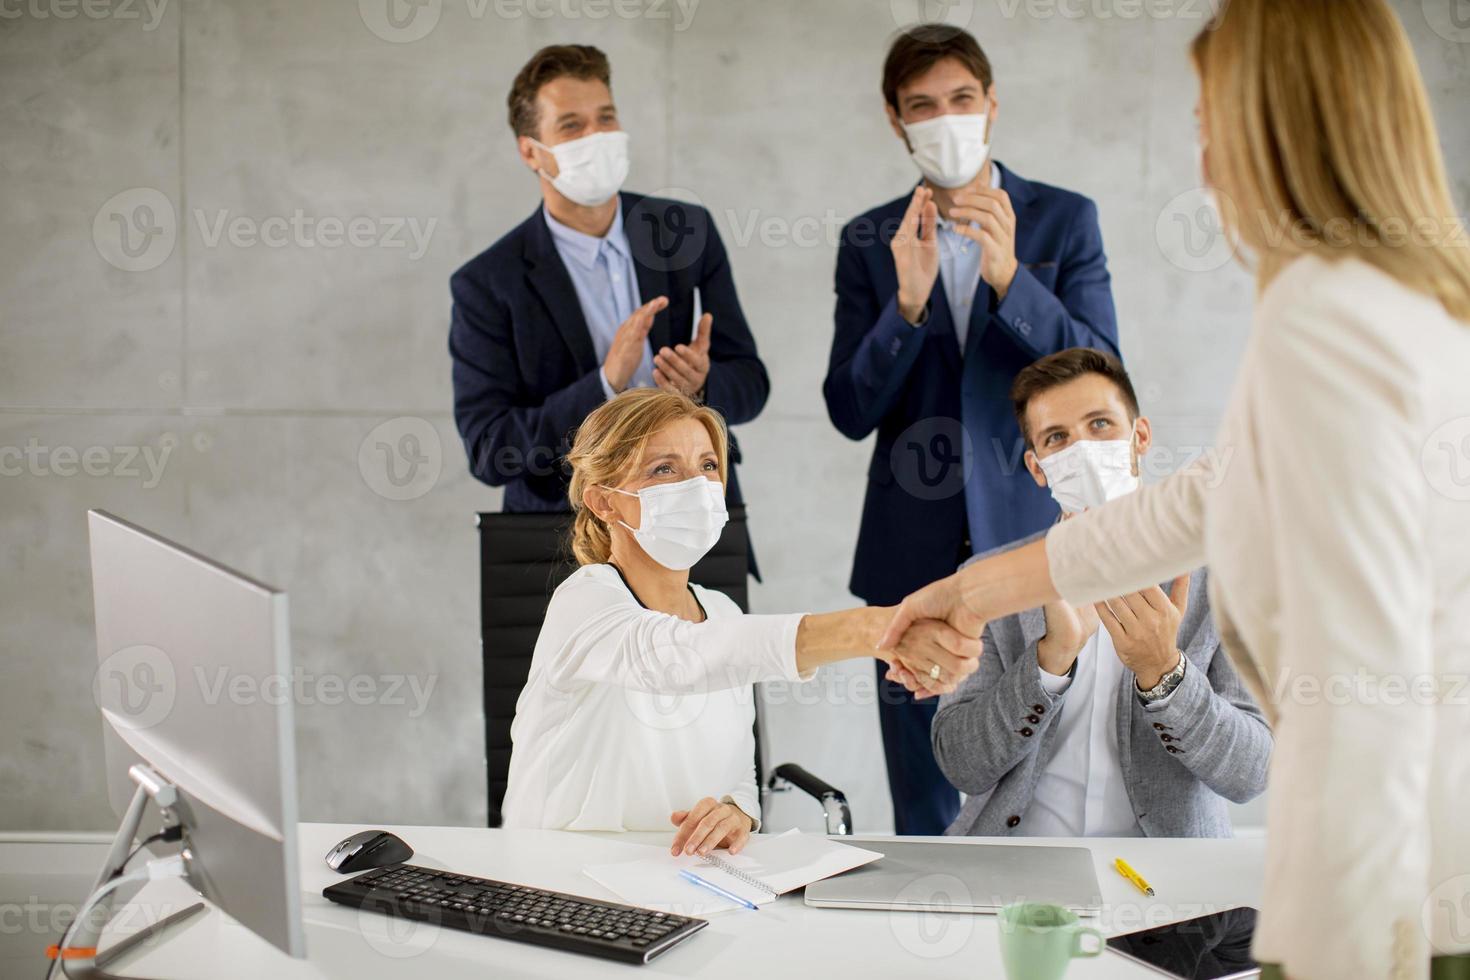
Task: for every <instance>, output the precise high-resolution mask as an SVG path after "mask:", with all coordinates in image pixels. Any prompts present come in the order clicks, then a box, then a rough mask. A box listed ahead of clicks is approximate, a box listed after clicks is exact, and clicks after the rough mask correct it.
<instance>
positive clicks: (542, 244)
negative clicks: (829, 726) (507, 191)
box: [449, 45, 770, 511]
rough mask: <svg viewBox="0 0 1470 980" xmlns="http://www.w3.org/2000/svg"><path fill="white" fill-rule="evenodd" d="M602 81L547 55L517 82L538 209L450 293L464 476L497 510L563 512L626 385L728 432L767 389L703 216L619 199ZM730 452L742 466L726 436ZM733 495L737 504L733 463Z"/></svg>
mask: <svg viewBox="0 0 1470 980" xmlns="http://www.w3.org/2000/svg"><path fill="white" fill-rule="evenodd" d="M610 79H611V71H610V68H609V65H608V62H607V58H606V56H605V55H604V54H603V53H602V52H601V51H599V50H598V49H596V48H593V47H588V46H585V45H557V46H553V47H548V48H543V49H542V50H541V51H539V52H537V53H536V55H535V56H534V57H533V58H532V59H531V60H530V61H529V62H528V63H527V64H526V65H525V67H524V68H522V69H521V71H520V73H519V74H518V75H517V76H516V79H515V83H514V84H513V86H512V88H511V92H510V97H509V99H508V100H507V101H508V104H509V110H510V123H511V127H512V129H513V130H514V131H515V135H516V143H517V147H518V149H519V151H520V156H521V159H522V161H523V162H524V163H525V164H526V166H527V167H528V168H529V169H530V170H532V171H533V172H535V173H536V174H537V175H538V176H539V178H540V184H541V195H542V205H541V206H540V207H538V208H537V209H536V211H535V212H534V213H533V214H532V215H531V216H530V217H529V218H527V219H526V220H525V221H524V222H522V223H521V224H520V225H519V226H518V227H516V228H514V229H513V230H511V231H510V232H509V233H508V234H506V235H505V237H503V238H501V239H500V240H499V241H498V242H496V243H495V244H494V245H492V246H490V248H488V249H487V250H485V251H484V252H482V253H481V254H480V255H478V256H476V257H475V258H474V259H471V260H470V261H469V262H468V263H467V264H466V265H465V266H464V267H463V268H461V269H460V270H459V271H458V272H456V273H455V274H454V276H453V278H452V279H451V280H450V291H451V293H452V294H453V298H454V314H453V322H452V324H451V326H450V333H449V349H450V354H451V355H452V357H453V360H454V415H455V421H456V422H457V424H458V426H459V432H460V436H461V437H462V438H463V439H464V444H465V450H466V452H467V453H468V454H469V463H470V471H471V472H472V473H473V474H474V475H475V476H476V477H478V478H479V479H481V480H483V481H484V482H486V483H488V484H490V485H491V486H503V487H505V503H504V506H505V510H507V511H564V510H569V509H570V505H569V503H568V501H567V489H566V488H567V474H566V473H565V471H564V468H563V465H562V461H563V457H564V456H565V454H566V452H567V450H568V448H570V439H571V436H572V434H573V432H574V430H575V429H576V428H577V426H579V425H580V424H581V423H582V420H583V419H584V418H585V417H586V416H587V414H588V413H589V412H591V411H592V410H593V409H594V408H596V407H597V406H598V405H600V404H602V402H603V401H605V400H606V399H608V398H611V397H612V396H613V395H615V394H616V393H617V392H619V391H622V390H624V389H626V388H628V387H629V386H633V385H655V384H656V385H660V386H663V387H669V388H677V389H679V390H681V391H683V392H684V393H686V394H688V395H691V396H693V397H695V398H699V399H702V400H703V401H705V402H706V403H707V404H709V405H710V406H711V407H713V408H715V409H717V410H718V411H719V412H720V414H721V415H723V416H724V418H725V421H726V422H727V423H729V424H730V425H739V424H740V423H742V422H748V421H750V420H751V419H753V418H755V417H756V416H757V415H758V414H760V411H761V409H762V408H763V407H764V406H765V403H766V396H767V395H768V394H769V392H770V381H769V379H768V378H767V376H766V369H765V365H763V364H762V363H761V361H760V358H759V357H758V356H757V354H756V349H755V339H754V338H753V337H752V336H751V333H750V328H749V326H747V325H746V322H745V315H744V313H742V312H741V309H740V300H739V299H738V298H737V296H736V295H735V281H734V279H733V277H732V276H731V273H730V264H729V261H728V259H727V257H726V254H725V247H724V244H723V243H722V242H721V241H720V236H719V233H718V232H717V231H716V230H715V228H714V225H713V224H712V223H711V221H710V216H709V212H707V211H706V210H705V209H704V208H701V207H698V206H695V205H692V204H685V203H682V202H678V201H669V200H663V199H659V198H653V197H644V196H641V195H638V194H631V193H626V192H623V193H620V190H621V186H622V182H623V180H624V178H625V177H626V176H627V173H628V151H627V147H628V136H627V134H626V133H624V132H623V130H622V127H621V125H620V124H619V122H618V115H617V109H616V107H615V106H614V105H613V100H612V90H611V81H610ZM701 308H702V315H699V319H698V322H697V323H696V315H697V312H696V311H698V310H701ZM730 450H731V452H730V456H731V462H732V463H735V462H738V461H739V460H740V455H739V447H738V444H737V443H736V442H735V441H734V439H733V437H732V439H731V443H730ZM727 496H728V500H729V502H730V503H731V504H739V503H741V497H740V489H739V486H738V484H737V483H736V481H735V471H734V468H733V466H732V467H731V470H730V485H729V487H728V488H727Z"/></svg>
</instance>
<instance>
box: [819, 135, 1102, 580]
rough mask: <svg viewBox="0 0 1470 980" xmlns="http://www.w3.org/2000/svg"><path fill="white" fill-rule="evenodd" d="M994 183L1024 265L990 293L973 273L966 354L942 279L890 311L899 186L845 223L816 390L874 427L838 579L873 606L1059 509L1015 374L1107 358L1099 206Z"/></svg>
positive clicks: (1004, 178)
mask: <svg viewBox="0 0 1470 980" xmlns="http://www.w3.org/2000/svg"><path fill="white" fill-rule="evenodd" d="M996 166H1000V164H999V163H997V164H996ZM1001 186H1002V189H1003V190H1005V191H1006V193H1007V194H1009V195H1010V198H1011V204H1012V207H1013V208H1014V209H1015V212H1016V259H1017V261H1018V262H1019V263H1020V268H1019V269H1018V270H1017V271H1016V278H1015V281H1014V282H1012V283H1011V288H1010V289H1009V290H1008V291H1007V293H1006V297H1005V300H1004V301H1003V302H1000V303H997V302H996V298H995V293H994V291H993V290H992V289H991V288H990V287H989V286H988V285H987V284H986V283H985V281H984V280H983V279H982V280H981V282H980V285H979V290H978V292H977V294H976V297H975V302H974V305H973V307H972V313H971V318H970V323H969V334H968V337H967V342H966V346H965V350H964V352H963V356H962V354H961V351H960V348H959V342H958V339H957V338H958V335H957V334H956V332H955V329H954V323H953V321H952V320H951V317H950V307H949V299H948V297H947V296H946V295H945V292H944V283H943V280H942V279H941V280H939V281H937V282H936V283H935V285H934V293H933V295H932V296H931V297H930V300H929V317H928V320H927V321H926V322H925V323H924V325H923V326H920V327H913V326H911V325H910V324H908V323H907V322H906V321H905V320H904V319H903V317H902V316H900V315H899V313H898V308H897V305H896V301H897V294H898V277H897V274H896V273H895V271H894V266H893V254H892V252H891V251H890V249H889V243H890V242H891V241H892V240H893V235H894V232H895V231H896V230H897V228H898V225H899V222H900V220H901V219H902V217H903V214H904V211H905V209H906V208H907V207H908V203H909V196H908V195H905V196H904V197H901V198H899V199H897V200H895V201H891V202H889V203H888V204H884V205H883V206H881V207H878V208H874V209H873V210H872V211H869V212H868V213H867V214H864V215H862V216H861V217H859V218H856V219H854V220H853V221H852V222H850V223H849V224H848V225H847V227H846V228H844V229H843V234H842V244H841V245H840V247H839V248H838V252H837V312H836V321H837V330H836V335H835V337H834V338H833V341H832V356H831V360H830V362H829V364H828V368H827V380H826V383H825V384H824V385H823V387H822V391H823V394H824V395H825V396H826V400H827V412H828V414H829V415H830V416H831V418H832V422H833V424H834V425H836V426H837V428H838V429H839V430H841V432H842V433H843V434H844V435H846V436H848V437H849V438H851V439H864V438H866V437H867V436H868V434H869V433H871V432H873V431H874V430H875V429H876V430H877V433H878V440H877V446H876V447H875V448H874V450H873V459H872V462H871V464H870V465H869V467H868V490H867V499H866V501H865V502H864V505H863V517H862V527H861V529H860V530H859V532H858V542H857V554H856V557H855V558H854V560H853V570H852V582H851V586H850V587H851V589H852V591H853V593H854V594H855V595H857V596H859V597H861V598H863V599H864V600H866V601H868V602H871V603H876V604H884V605H886V604H890V603H894V602H898V601H899V600H901V599H902V598H903V597H904V596H906V595H908V594H909V593H910V592H912V591H914V590H915V589H917V588H920V587H922V586H924V585H927V584H929V583H930V582H932V581H934V580H935V579H938V578H942V577H944V576H946V575H949V574H950V573H952V572H953V571H954V570H955V566H956V563H957V561H958V559H959V558H960V557H963V556H962V555H961V552H962V551H963V552H967V553H970V554H979V553H981V552H984V551H989V550H991V549H992V548H995V547H998V546H1000V545H1003V544H1006V543H1007V542H1010V541H1014V540H1016V539H1018V538H1022V537H1025V536H1026V535H1028V534H1033V533H1035V532H1037V531H1039V530H1042V529H1043V528H1045V527H1047V526H1049V525H1050V524H1051V522H1052V521H1053V520H1055V519H1056V516H1057V507H1056V505H1055V504H1054V503H1053V502H1052V499H1051V496H1050V495H1049V494H1048V493H1047V491H1046V490H1043V489H1041V488H1039V487H1037V486H1036V484H1035V482H1034V481H1033V480H1032V479H1031V476H1030V474H1028V473H1027V472H1026V468H1025V464H1024V462H1023V460H1022V455H1023V453H1024V450H1025V447H1024V444H1023V441H1022V439H1021V433H1020V429H1019V428H1018V426H1017V425H1016V420H1015V414H1014V411H1013V409H1012V407H1011V400H1010V389H1011V383H1012V381H1013V380H1014V379H1015V377H1016V374H1017V373H1018V372H1019V371H1020V370H1021V369H1022V368H1024V367H1025V366H1026V365H1028V364H1030V363H1031V362H1032V361H1035V360H1036V359H1038V358H1040V357H1043V356H1045V355H1047V354H1051V353H1054V352H1056V351H1060V350H1065V349H1067V348H1069V347H1095V348H1098V349H1100V350H1105V351H1108V352H1109V353H1112V354H1117V353H1118V327H1117V318H1116V315H1115V314H1114V311H1113V295H1112V286H1111V278H1110V277H1109V275H1108V267H1107V258H1106V256H1105V255H1104V254H1103V244H1102V231H1101V229H1100V228H1099V226H1098V219H1097V206H1096V205H1095V204H1093V202H1092V201H1090V200H1089V199H1087V198H1085V197H1083V196H1082V195H1080V194H1074V193H1072V192H1071V191H1066V190H1062V189H1060V188H1057V187H1050V186H1048V185H1046V184H1041V183H1032V182H1031V181H1027V180H1024V179H1022V178H1021V177H1019V176H1017V175H1016V174H1014V173H1012V172H1011V171H1009V170H1007V169H1005V168H1004V167H1001ZM966 482H971V483H975V482H978V489H979V492H980V494H981V495H982V497H981V499H982V500H983V504H984V506H983V508H982V513H981V516H980V518H979V519H978V521H977V522H975V523H974V524H973V525H972V522H971V521H970V520H969V517H968V515H967V512H966V503H965V484H966ZM966 542H968V546H967V545H966Z"/></svg>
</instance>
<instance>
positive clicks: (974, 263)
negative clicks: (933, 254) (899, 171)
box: [937, 163, 1000, 357]
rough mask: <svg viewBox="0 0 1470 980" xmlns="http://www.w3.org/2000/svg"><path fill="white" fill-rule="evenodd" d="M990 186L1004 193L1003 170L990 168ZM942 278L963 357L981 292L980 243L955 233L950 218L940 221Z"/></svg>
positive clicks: (992, 165) (940, 276) (940, 267)
mask: <svg viewBox="0 0 1470 980" xmlns="http://www.w3.org/2000/svg"><path fill="white" fill-rule="evenodd" d="M990 186H991V187H993V188H995V189H997V190H999V189H1000V168H999V167H997V166H996V165H995V164H994V163H992V164H991V165H990ZM937 237H938V240H939V278H940V280H941V281H942V282H943V283H944V294H945V296H947V297H949V316H950V319H951V320H953V321H954V333H955V337H956V339H958V340H959V342H960V356H961V357H963V356H964V353H965V341H966V339H967V338H968V337H969V336H970V314H971V312H973V308H974V306H975V293H976V292H977V291H978V289H979V288H980V243H979V242H976V241H971V240H970V239H968V238H966V237H965V236H964V235H961V234H960V233H959V232H958V231H956V230H955V223H954V222H953V221H950V220H949V219H948V218H940V219H939V234H938V236H937Z"/></svg>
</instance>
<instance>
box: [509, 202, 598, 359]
mask: <svg viewBox="0 0 1470 980" xmlns="http://www.w3.org/2000/svg"><path fill="white" fill-rule="evenodd" d="M525 258H526V279H527V281H528V282H529V283H530V285H531V289H532V291H534V292H535V293H536V295H537V296H539V297H540V298H541V302H542V303H544V304H545V305H546V311H547V313H548V314H550V316H551V323H552V325H553V326H554V327H556V332H557V333H559V334H561V338H562V340H563V342H565V343H566V345H567V350H569V351H571V354H572V359H573V360H574V361H575V362H576V364H577V370H578V371H580V372H581V373H583V374H585V373H587V372H588V371H592V370H594V369H595V368H596V367H597V351H596V350H595V349H594V348H593V346H592V333H591V331H589V330H588V329H587V318H586V317H584V316H583V315H582V304H581V303H580V302H579V301H578V300H577V290H576V288H575V287H574V286H573V285H572V277H571V275H570V274H568V272H567V267H566V266H565V265H564V264H563V263H562V260H561V255H560V254H558V253H557V251H556V243H555V242H553V241H552V239H551V230H550V229H549V228H547V227H546V220H545V218H544V216H543V215H542V213H541V211H540V210H539V209H538V210H537V212H536V214H535V215H534V216H533V217H532V220H531V222H530V229H529V233H528V234H527V240H526V251H525Z"/></svg>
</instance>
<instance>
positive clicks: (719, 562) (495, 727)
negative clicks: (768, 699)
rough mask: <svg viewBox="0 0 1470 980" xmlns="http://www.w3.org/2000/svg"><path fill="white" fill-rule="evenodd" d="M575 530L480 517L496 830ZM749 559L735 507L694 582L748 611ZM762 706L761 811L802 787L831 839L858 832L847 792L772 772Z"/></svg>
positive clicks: (546, 519) (791, 770)
mask: <svg viewBox="0 0 1470 980" xmlns="http://www.w3.org/2000/svg"><path fill="white" fill-rule="evenodd" d="M569 527H570V515H569V514H480V515H479V528H480V659H481V662H482V664H483V665H484V677H485V680H484V683H485V767H486V770H487V776H488V778H487V780H486V782H487V787H488V792H489V804H490V806H489V813H490V826H492V827H499V826H500V825H501V820H502V815H501V804H502V803H503V802H504V800H505V787H506V780H507V778H508V776H509V774H510V749H511V741H510V723H511V720H512V719H514V718H515V712H516V699H517V698H519V697H520V694H521V688H522V687H524V686H525V683H526V676H527V675H528V674H529V673H530V670H531V654H532V652H533V651H534V650H535V648H536V637H537V635H538V634H539V633H540V631H541V622H542V620H543V619H545V618H546V607H547V605H548V603H549V602H550V601H551V593H552V592H553V591H555V589H556V587H557V586H558V585H560V584H561V583H562V581H563V580H564V579H565V578H566V577H567V576H568V575H570V574H571V573H572V572H573V571H575V570H576V567H577V565H576V562H575V560H574V559H573V558H572V556H571V553H570V548H569V547H568V545H567V533H568V530H569ZM749 556H750V537H749V535H748V534H747V532H746V526H745V508H744V507H732V508H730V522H729V524H728V525H726V527H725V533H724V534H723V535H721V537H720V541H719V543H718V544H716V545H715V547H714V549H713V550H712V551H711V552H710V553H709V554H708V555H706V556H705V557H704V559H703V560H702V561H700V563H699V564H697V565H695V566H694V567H693V568H692V569H690V572H689V577H690V580H691V581H693V582H695V583H696V584H698V585H702V586H704V587H706V588H709V589H718V590H719V591H721V592H723V593H725V594H726V595H727V596H729V597H730V598H731V599H733V600H734V601H735V603H736V604H737V605H739V606H740V608H741V609H742V610H744V611H746V612H749V611H750V589H749V585H748V583H747V576H748V572H749V567H750V557H749ZM755 707H756V712H755V777H756V784H757V785H758V786H760V788H761V807H762V809H763V810H764V809H765V808H766V805H767V803H768V802H769V801H770V798H771V795H772V794H774V793H780V792H785V791H787V790H789V789H791V788H792V787H795V788H796V789H799V790H801V791H802V792H804V793H806V794H807V795H808V796H811V797H813V798H814V799H816V800H818V801H819V802H821V804H822V811H823V815H824V817H825V818H826V823H827V833H829V834H851V833H852V811H851V809H850V808H849V807H848V804H847V797H846V796H845V795H843V793H842V791H841V790H839V789H837V788H835V787H833V786H831V785H830V784H828V783H826V782H824V781H823V780H821V779H818V778H817V777H816V776H814V775H812V774H811V773H809V772H807V771H806V770H805V769H803V768H802V767H801V766H799V765H796V764H795V763H791V762H787V763H783V764H782V765H779V766H777V767H776V768H775V769H774V770H770V769H769V768H768V767H767V765H766V756H765V746H766V739H765V730H764V726H763V724H762V720H761V699H760V698H759V697H758V696H757V697H756V698H755ZM768 772H769V773H770V778H769V779H767V778H766V774H767V773H768Z"/></svg>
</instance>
